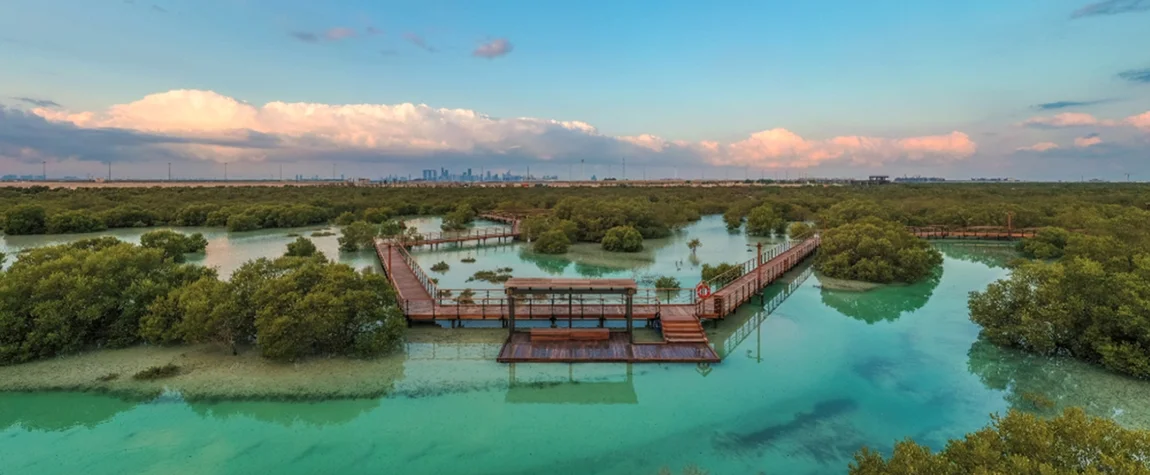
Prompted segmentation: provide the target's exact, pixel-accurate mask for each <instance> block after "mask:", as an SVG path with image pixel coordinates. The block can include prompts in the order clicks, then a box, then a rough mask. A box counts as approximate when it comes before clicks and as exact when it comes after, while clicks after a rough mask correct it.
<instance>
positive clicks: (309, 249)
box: [284, 237, 319, 257]
mask: <svg viewBox="0 0 1150 475" xmlns="http://www.w3.org/2000/svg"><path fill="white" fill-rule="evenodd" d="M317 252H319V250H318V249H316V247H315V243H313V242H311V240H310V239H308V238H305V237H297V238H295V241H292V242H289V243H288V245H287V252H286V253H284V255H285V256H293V257H311V256H314V255H316V253H317Z"/></svg>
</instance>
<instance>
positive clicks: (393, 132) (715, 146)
mask: <svg viewBox="0 0 1150 475" xmlns="http://www.w3.org/2000/svg"><path fill="white" fill-rule="evenodd" d="M34 112H35V113H36V114H38V115H40V116H42V117H44V118H46V119H48V120H51V121H55V122H67V123H71V124H74V125H75V126H77V127H81V128H102V129H125V130H128V131H134V132H146V133H148V134H161V135H167V136H175V137H180V138H184V139H187V140H183V141H178V142H177V143H163V144H160V145H157V146H159V147H164V149H165V151H168V152H172V153H176V154H181V155H184V156H188V157H190V158H197V159H204V160H215V161H235V160H242V159H249V160H263V159H266V158H276V157H278V156H285V157H291V158H293V159H302V160H306V159H308V158H315V159H326V157H330V155H331V154H333V153H352V154H356V155H357V156H361V157H370V158H371V159H389V158H395V157H403V158H418V157H420V156H429V155H434V154H454V155H458V156H463V157H473V158H484V157H492V156H508V157H514V158H516V159H535V160H564V159H584V158H585V159H588V160H597V159H599V160H608V159H609V160H615V159H617V158H620V157H628V158H633V159H639V160H640V161H641V160H649V161H651V162H660V163H671V162H674V163H707V164H712V165H739V166H754V167H763V168H772V167H773V168H781V167H789V168H805V167H813V166H818V165H821V164H824V163H831V162H834V163H843V164H849V165H878V164H883V163H889V162H893V161H900V160H909V161H927V160H930V161H951V160H961V159H964V158H967V157H970V156H971V155H973V154H974V153H975V152H976V151H977V145H976V144H975V143H974V141H972V140H971V139H970V137H969V136H967V135H966V134H964V133H962V132H957V131H956V132H951V133H948V134H944V135H933V136H923V137H908V138H885V137H861V136H840V137H833V138H829V139H824V140H817V139H807V138H804V137H801V136H799V135H797V134H795V133H793V132H791V131H789V130H786V129H782V128H776V129H770V130H765V131H762V132H757V133H754V134H752V135H751V136H750V137H748V138H746V139H744V140H740V141H736V142H733V143H719V142H713V141H704V142H697V143H692V142H684V141H675V140H667V139H664V138H661V137H658V136H654V135H647V134H644V135H637V136H625V137H615V136H610V135H605V134H602V133H600V132H599V131H598V130H597V129H596V128H595V127H594V126H592V125H590V124H587V123H585V122H579V121H558V120H549V119H539V118H529V117H521V118H496V117H491V116H487V115H484V114H481V113H478V112H475V111H472V110H467V109H446V108H433V107H430V106H427V105H423V104H395V105H384V104H351V105H329V104H316V103H285V102H271V103H268V104H264V105H262V106H256V105H252V104H248V103H246V102H242V101H239V100H236V99H234V98H231V97H227V96H224V95H221V94H217V93H215V92H212V91H201V90H176V91H169V92H164V93H159V94H152V95H149V96H146V97H144V98H142V99H140V100H138V101H135V102H131V103H127V104H121V105H115V106H112V107H110V108H108V109H107V110H104V111H99V112H91V111H89V112H79V113H69V112H64V111H60V110H55V109H46V108H42V109H34ZM184 142H187V143H184ZM233 144H242V145H233ZM253 144H254V145H253Z"/></svg>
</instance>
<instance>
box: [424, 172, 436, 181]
mask: <svg viewBox="0 0 1150 475" xmlns="http://www.w3.org/2000/svg"><path fill="white" fill-rule="evenodd" d="M423 179H424V181H434V180H435V170H424V171H423Z"/></svg>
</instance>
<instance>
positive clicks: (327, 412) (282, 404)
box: [188, 398, 380, 427]
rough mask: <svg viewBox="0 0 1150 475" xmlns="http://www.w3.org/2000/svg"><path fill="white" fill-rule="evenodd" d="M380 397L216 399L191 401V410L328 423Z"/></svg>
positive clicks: (353, 414)
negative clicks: (299, 399)
mask: <svg viewBox="0 0 1150 475" xmlns="http://www.w3.org/2000/svg"><path fill="white" fill-rule="evenodd" d="M379 402H380V399H378V398H373V399H341V400H331V401H314V402H297V401H219V402H190V403H189V404H188V406H189V407H191V409H192V411H194V412H195V413H196V414H199V415H201V416H204V417H211V418H217V419H231V418H233V417H247V418H251V419H255V420H258V421H263V422H271V423H273V424H278V425H281V426H285V427H291V426H293V425H296V424H307V425H313V426H327V425H335V424H342V423H345V422H349V421H352V420H354V419H355V418H357V417H359V416H360V415H362V414H364V413H366V412H368V411H371V410H372V409H375V408H377V407H379Z"/></svg>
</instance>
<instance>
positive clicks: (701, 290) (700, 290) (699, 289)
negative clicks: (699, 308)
mask: <svg viewBox="0 0 1150 475" xmlns="http://www.w3.org/2000/svg"><path fill="white" fill-rule="evenodd" d="M695 294H697V295H698V296H699V298H701V299H705V298H707V297H710V296H711V286H709V285H707V283H706V282H699V285H696V286H695Z"/></svg>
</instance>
